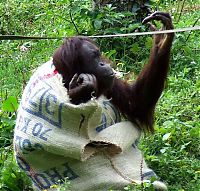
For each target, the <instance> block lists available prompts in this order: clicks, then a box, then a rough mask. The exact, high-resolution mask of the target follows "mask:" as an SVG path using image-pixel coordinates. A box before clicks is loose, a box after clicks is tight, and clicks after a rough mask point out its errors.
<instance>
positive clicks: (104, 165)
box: [14, 61, 166, 191]
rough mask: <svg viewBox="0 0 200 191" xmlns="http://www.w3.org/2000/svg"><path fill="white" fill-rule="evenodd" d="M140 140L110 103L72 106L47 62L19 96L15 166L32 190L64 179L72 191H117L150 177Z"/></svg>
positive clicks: (91, 101)
mask: <svg viewBox="0 0 200 191" xmlns="http://www.w3.org/2000/svg"><path fill="white" fill-rule="evenodd" d="M139 138H140V131H139V130H138V129H137V128H136V126H134V124H132V123H130V122H128V121H121V119H120V114H119V112H118V111H117V110H116V109H115V108H114V106H113V105H112V104H111V103H110V102H109V100H106V99H104V98H99V99H98V100H97V99H95V98H94V99H92V100H90V101H89V102H87V103H84V104H80V105H73V104H71V103H70V101H69V97H68V95H67V90H66V89H65V88H64V86H63V84H62V77H61V75H59V74H58V73H57V71H56V70H55V68H54V66H53V64H52V61H49V62H47V63H45V64H43V65H42V66H40V67H39V68H38V69H37V71H36V72H35V73H34V74H33V76H32V77H31V79H30V81H29V82H28V84H27V86H26V88H25V90H24V93H23V96H22V100H21V104H20V107H19V111H18V117H17V121H16V127H15V134H14V147H15V156H16V161H17V163H18V165H19V166H20V168H21V169H22V170H24V171H25V172H26V173H27V175H28V176H29V177H30V178H31V180H32V182H33V184H34V186H35V188H36V190H42V189H48V188H49V187H51V186H52V185H54V184H56V183H57V182H58V181H59V180H64V179H65V178H66V177H67V178H68V179H69V180H70V182H71V186H72V188H71V189H72V190H77V191H84V190H85V191H89V190H92V191H94V190H108V189H113V190H122V189H123V187H125V186H126V185H128V184H130V183H132V182H134V183H137V184H140V183H141V180H142V181H145V180H148V179H149V178H150V177H151V176H155V174H154V172H153V171H152V170H151V169H149V168H148V167H147V165H146V163H145V162H144V160H143V157H142V154H141V152H140V151H139V150H138V148H137V144H136V143H137V142H138V140H139ZM157 184H158V183H156V182H155V185H157ZM158 185H159V186H160V185H161V188H162V189H163V190H165V189H166V186H165V185H164V184H162V183H159V184H158Z"/></svg>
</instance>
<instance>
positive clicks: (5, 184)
mask: <svg viewBox="0 0 200 191" xmlns="http://www.w3.org/2000/svg"><path fill="white" fill-rule="evenodd" d="M7 2H8V4H7V7H6V3H0V13H1V15H2V17H1V18H0V26H1V27H0V32H1V33H5V34H23V35H36V36H37V35H38V36H40V35H48V36H65V35H66V34H69V35H72V34H75V33H76V30H75V28H74V25H73V24H72V23H71V22H70V18H69V7H70V6H69V4H68V3H66V2H69V1H64V0H63V1H54V2H55V3H54V4H53V3H52V2H51V1H44V0H42V1H40V3H38V1H31V2H29V1H27V0H24V1H20V2H19V1H17V0H16V1H7ZM157 2H158V6H159V7H160V9H162V10H166V11H167V10H168V11H170V12H172V14H173V16H174V25H175V28H182V27H188V26H192V25H193V24H194V22H195V21H197V19H198V17H199V15H200V10H199V9H195V7H197V8H198V1H189V0H188V1H186V3H185V6H184V9H183V14H182V15H181V17H180V20H179V21H178V18H179V14H178V13H177V12H178V11H177V9H178V3H176V2H175V4H174V3H173V1H165V2H164V3H159V2H161V1H157ZM167 3H168V4H167ZM81 6H82V7H87V6H88V3H87V2H86V1H82V5H81ZM154 6H155V4H154ZM5 7H6V9H5ZM179 7H180V5H179ZM5 10H6V11H5ZM30 10H31V11H30ZM60 10H62V11H60ZM71 10H72V13H73V16H74V21H75V22H76V23H77V26H78V27H79V30H80V31H82V32H84V31H85V33H87V32H88V33H91V31H93V30H92V27H91V26H90V23H89V24H85V23H88V22H87V21H88V20H90V19H88V17H86V15H81V8H80V6H79V7H77V5H74V6H73V5H71ZM179 10H180V8H179ZM114 16H116V17H117V15H114ZM108 18H109V17H108ZM117 19H120V18H117ZM177 21H178V22H177ZM121 22H122V24H123V22H124V23H125V21H121ZM126 24H127V21H126ZM196 25H200V21H197V23H196ZM98 27H99V26H98ZM102 31H103V30H102ZM188 35H189V33H188V32H187V33H178V34H177V35H176V39H175V40H174V43H173V48H172V57H171V68H170V72H169V76H168V81H167V83H166V88H165V91H164V92H163V94H162V96H161V99H160V100H159V102H158V104H157V109H156V121H155V127H156V132H155V134H154V135H152V136H151V135H150V136H149V135H148V136H145V137H144V139H142V141H141V143H140V148H141V149H142V150H143V152H144V155H145V159H146V160H147V162H148V164H149V166H150V167H152V168H153V169H154V170H155V171H156V173H157V174H158V176H159V177H161V179H163V180H164V181H165V182H166V183H167V184H168V186H169V190H172V191H191V190H192V191H198V190H200V160H199V159H200V141H199V138H200V77H199V76H200V32H199V31H195V32H192V33H191V34H190V36H189V38H188ZM187 38H188V39H187ZM138 39H139V40H138ZM138 39H136V40H134V44H133V45H131V46H130V42H131V43H132V40H130V39H124V38H120V39H117V40H115V41H114V40H110V39H103V40H99V41H98V42H99V44H101V49H102V51H103V52H105V53H106V54H107V55H110V57H111V58H113V60H115V61H116V62H117V63H121V64H122V66H120V67H119V68H120V69H123V70H124V71H128V70H130V69H131V70H136V73H137V72H138V70H139V69H140V68H141V67H142V65H143V64H144V62H145V61H146V58H147V56H148V54H149V49H145V48H144V45H146V46H148V47H149V44H151V40H150V38H149V37H147V38H146V37H140V38H138ZM110 42H113V44H112V46H109V44H110ZM61 43H62V41H60V40H26V41H1V42H0V52H1V54H0V190H11V191H15V190H17V191H18V190H19V191H20V190H30V188H29V180H28V179H27V178H26V176H25V175H24V174H23V173H22V172H20V170H19V169H18V167H17V166H16V165H15V162H14V160H13V157H12V155H13V152H12V137H13V128H14V124H15V117H16V113H15V112H14V111H13V108H11V106H10V105H9V104H8V103H9V100H7V99H10V96H12V99H10V100H16V99H17V102H18V103H19V101H20V97H21V94H22V91H23V87H24V86H25V84H26V82H27V81H28V79H29V77H30V75H31V73H32V71H33V70H34V69H35V68H36V67H37V66H38V65H40V64H42V63H44V62H46V61H48V60H49V59H50V57H51V56H52V54H53V52H54V50H55V49H56V48H57V47H58V46H59V45H60V44H61ZM119 43H123V44H124V46H122V47H121V46H119ZM22 47H26V48H27V51H22V50H21V48H22ZM114 50H116V51H114ZM130 50H134V51H136V52H135V53H134V54H132V53H130ZM120 51H121V52H122V53H120V54H117V53H116V52H120ZM131 56H134V57H133V58H134V60H132V58H131ZM131 62H134V64H132V65H131ZM5 100H7V104H6V101H5ZM67 185H68V183H67ZM126 189H128V190H134V189H136V190H141V188H126ZM145 190H151V188H147V189H145Z"/></svg>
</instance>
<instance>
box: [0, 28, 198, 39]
mask: <svg viewBox="0 0 200 191" xmlns="http://www.w3.org/2000/svg"><path fill="white" fill-rule="evenodd" d="M197 30H200V26H194V27H186V28H179V29H171V30H162V31H150V32H135V33H127V34H111V35H94V36H86V37H89V38H111V37H130V36H140V35H155V34H168V33H177V32H187V31H197ZM64 38H67V37H40V36H22V35H0V40H27V39H31V40H49V39H60V40H61V39H64Z"/></svg>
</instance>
